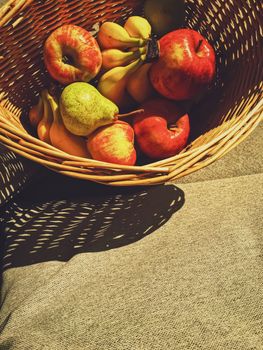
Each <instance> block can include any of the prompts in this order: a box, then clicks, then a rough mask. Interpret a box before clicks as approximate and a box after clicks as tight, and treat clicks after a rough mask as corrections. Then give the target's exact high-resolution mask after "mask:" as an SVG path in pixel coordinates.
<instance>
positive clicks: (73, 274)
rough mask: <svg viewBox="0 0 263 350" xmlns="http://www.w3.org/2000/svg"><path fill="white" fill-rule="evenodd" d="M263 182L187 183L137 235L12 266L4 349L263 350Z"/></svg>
mask: <svg viewBox="0 0 263 350" xmlns="http://www.w3.org/2000/svg"><path fill="white" fill-rule="evenodd" d="M262 184H263V176H262V175H261V174H257V175H250V176H242V177H236V178H232V179H225V180H214V181H204V182H199V183H193V184H182V185H180V188H181V189H183V190H184V192H185V195H186V201H185V205H184V206H183V208H182V209H181V210H180V211H178V212H177V213H175V214H174V215H173V217H172V218H171V219H170V220H169V221H168V222H167V223H166V224H165V225H164V226H162V227H161V228H160V229H158V230H157V231H155V232H154V233H152V234H151V235H149V236H147V237H145V238H144V239H142V240H140V241H138V242H136V243H133V244H131V245H129V246H125V247H122V248H119V249H113V250H110V251H107V252H99V253H86V254H80V255H77V256H75V257H74V258H72V259H71V260H70V261H69V262H68V263H61V262H48V263H42V264H37V265H32V266H27V267H20V268H15V269H10V270H7V271H6V272H5V274H4V286H3V295H2V297H3V299H4V304H3V307H2V312H1V321H4V320H6V324H5V327H4V329H3V331H2V334H1V338H0V339H1V340H0V349H21V350H22V349H32V350H38V349H50V350H51V349H52V350H62V349H63V350H66V349H72V350H73V349H74V350H80V349H89V350H109V349H112V350H124V349H133V350H141V349H143V350H150V349H156V350H163V349H174V350H192V349H204V350H208V349H209V350H215V349H216V350H252V349H253V350H261V349H263V345H262V344H263V334H262V329H263V305H262V296H263V282H262V281H263V276H262V272H263V270H262V245H263V243H262V238H263V237H262V236H263V235H262V227H263V225H262V204H263V203H262V202H263V201H262V193H261V192H260V191H259V189H262Z"/></svg>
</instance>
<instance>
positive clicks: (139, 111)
mask: <svg viewBox="0 0 263 350" xmlns="http://www.w3.org/2000/svg"><path fill="white" fill-rule="evenodd" d="M143 112H144V109H142V108H141V109H136V110H135V111H132V112H129V113H123V114H116V115H115V117H116V119H120V118H126V117H130V116H132V115H134V114H138V113H143Z"/></svg>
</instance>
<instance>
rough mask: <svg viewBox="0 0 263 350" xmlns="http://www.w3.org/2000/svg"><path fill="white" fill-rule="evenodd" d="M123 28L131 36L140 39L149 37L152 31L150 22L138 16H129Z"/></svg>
mask: <svg viewBox="0 0 263 350" xmlns="http://www.w3.org/2000/svg"><path fill="white" fill-rule="evenodd" d="M124 29H126V30H127V32H128V33H129V34H130V36H131V37H133V38H142V39H149V38H150V35H151V32H152V28H151V25H150V23H149V22H148V21H147V19H146V18H143V17H140V16H131V17H129V18H128V19H127V21H126V22H125V24H124Z"/></svg>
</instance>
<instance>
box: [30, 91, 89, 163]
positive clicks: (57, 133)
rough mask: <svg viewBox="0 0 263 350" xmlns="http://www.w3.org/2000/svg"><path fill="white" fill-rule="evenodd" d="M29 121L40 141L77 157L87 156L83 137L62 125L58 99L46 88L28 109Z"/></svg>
mask: <svg viewBox="0 0 263 350" xmlns="http://www.w3.org/2000/svg"><path fill="white" fill-rule="evenodd" d="M29 121H30V123H31V125H32V126H33V127H34V128H35V129H36V132H37V135H38V138H39V139H40V140H41V141H44V142H46V143H49V144H51V145H52V146H54V147H56V148H58V149H60V150H61V151H64V152H66V153H69V154H72V155H74V156H78V157H85V158H87V157H88V151H87V147H86V143H85V139H84V138H82V137H80V136H76V135H73V134H72V133H70V132H69V131H68V130H67V129H66V128H65V126H64V123H63V120H62V117H61V115H60V110H59V106H58V101H57V99H56V98H55V97H53V96H51V95H50V93H49V92H48V90H46V89H45V90H43V91H42V92H41V94H40V96H39V99H38V103H37V104H36V105H34V106H32V107H31V109H30V111H29Z"/></svg>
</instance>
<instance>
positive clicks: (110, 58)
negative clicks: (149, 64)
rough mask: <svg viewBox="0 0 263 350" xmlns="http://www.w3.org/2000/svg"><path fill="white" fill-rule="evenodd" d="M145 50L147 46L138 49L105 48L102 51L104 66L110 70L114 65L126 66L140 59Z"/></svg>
mask: <svg viewBox="0 0 263 350" xmlns="http://www.w3.org/2000/svg"><path fill="white" fill-rule="evenodd" d="M145 52H146V47H140V48H137V49H136V51H121V50H119V49H107V50H104V51H102V67H103V68H104V69H105V70H109V69H111V68H114V67H119V66H124V65H126V64H128V63H131V62H132V61H134V60H136V59H138V58H139V57H140V56H141V55H142V54H144V53H145Z"/></svg>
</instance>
